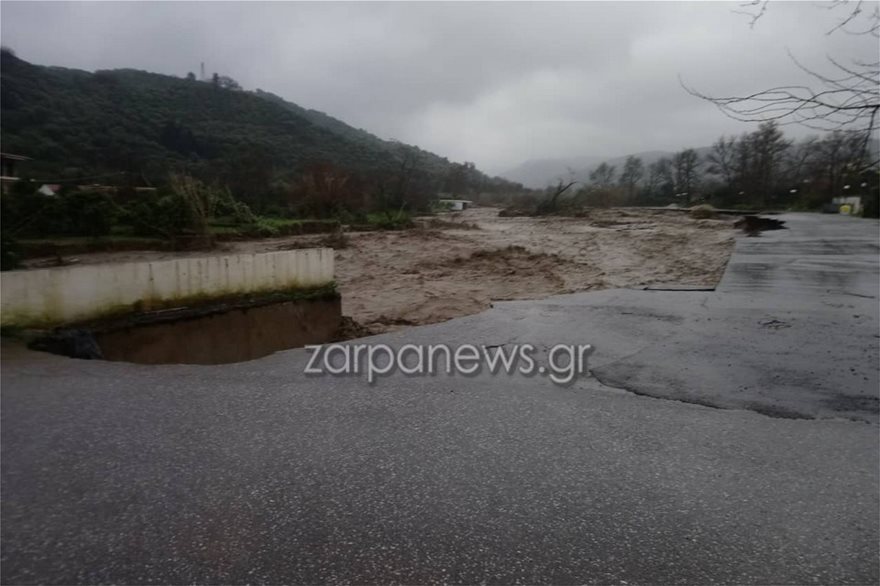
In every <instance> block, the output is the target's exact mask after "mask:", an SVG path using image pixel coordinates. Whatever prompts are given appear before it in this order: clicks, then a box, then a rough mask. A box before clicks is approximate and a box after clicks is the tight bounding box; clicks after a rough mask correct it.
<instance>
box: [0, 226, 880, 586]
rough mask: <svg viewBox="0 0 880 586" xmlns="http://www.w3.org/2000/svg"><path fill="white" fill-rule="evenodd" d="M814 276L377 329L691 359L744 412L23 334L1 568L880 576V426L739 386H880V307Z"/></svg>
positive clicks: (681, 579)
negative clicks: (182, 359) (83, 352)
mask: <svg viewBox="0 0 880 586" xmlns="http://www.w3.org/2000/svg"><path fill="white" fill-rule="evenodd" d="M825 218H827V216H817V220H816V221H820V220H822V221H824V220H825ZM786 219H787V218H786ZM846 220H851V219H850V218H847V219H846ZM808 221H810V219H808V220H804V222H808ZM831 221H838V220H836V219H834V220H831ZM855 222H856V223H853V224H851V225H850V226H852V227H853V228H851V231H852V232H858V231H861V233H865V230H866V229H867V230H874V228H875V227H876V224H860V223H858V220H856V221H855ZM796 223H797V221H795V222H793V223H792V226H793V230H792V232H790V234H793V235H794V236H790V237H797V228H796V226H795V225H796ZM804 225H808V224H804ZM785 232H786V231H782V232H780V236H779V237H780V238H783V236H782V235H783V234H784V233H785ZM765 236H766V235H765ZM775 236H776V235H775V234H774V237H775ZM754 240H755V241H761V242H765V241H764V240H762V239H754ZM767 241H769V239H768V240H767ZM743 242H745V244H742V243H740V244H741V245H744V246H751V244H750V242H751V239H750V241H748V242H746V241H743ZM740 249H741V246H740V245H738V247H737V252H736V253H735V255H734V259H733V261H734V262H736V263H738V262H741V259H744V258H745V257H744V256H741V253H740ZM778 256H781V257H785V256H788V255H778ZM822 256H828V255H822ZM789 260H790V261H796V260H797V257H793V258H789ZM742 262H746V261H745V260H742ZM780 262H781V261H780ZM875 262H876V259H875ZM789 264H792V263H789ZM732 266H733V265H732ZM850 268H851V269H852V268H853V265H850ZM788 271H789V269H788V268H785V269H779V270H777V271H776V273H777V274H782V275H786V274H788ZM792 274H793V275H794V276H790V278H787V279H786V280H785V287H784V288H782V289H779V288H776V287H770V286H768V285H767V282H765V281H760V280H759V281H758V282H757V284H756V287H755V288H756V289H760V290H761V291H769V292H773V291H781V292H782V294H779V295H771V294H769V293H761V292H755V291H752V290H751V289H749V288H748V284H747V281H746V277H744V276H742V273H738V274H736V275H733V273H731V274H729V275H725V280H724V281H723V282H722V285H724V287H727V288H729V289H727V290H726V291H722V292H714V293H713V292H692V291H603V292H597V293H592V294H583V295H570V296H563V297H556V298H552V299H548V300H544V301H541V302H511V303H503V304H498V305H497V306H496V307H495V308H494V309H492V310H491V311H488V312H485V313H483V314H480V315H476V316H470V317H467V318H462V319H458V320H453V321H450V322H446V323H443V324H437V325H434V326H427V327H420V328H412V329H409V330H406V331H402V332H397V333H394V334H388V335H384V336H378V337H375V338H372V339H370V341H374V342H383V343H388V344H392V345H401V344H404V343H434V344H437V343H443V342H446V343H451V344H461V343H471V344H479V343H486V344H504V343H514V342H530V343H534V344H536V345H538V346H540V347H543V348H544V349H545V350H546V349H547V348H548V347H549V346H550V345H552V344H556V343H593V344H595V345H596V347H597V350H596V352H595V353H594V354H593V356H592V363H591V364H592V366H593V367H594V369H595V372H597V373H598V374H599V376H600V378H613V377H618V378H619V379H620V380H619V381H618V382H620V385H621V386H630V387H632V388H633V389H635V390H636V391H637V392H642V391H644V389H645V388H647V387H648V386H649V385H653V384H655V383H654V382H653V381H654V378H655V377H660V376H662V377H668V378H667V379H666V380H667V387H669V388H667V390H666V391H663V389H660V391H663V392H664V393H665V395H664V396H667V397H669V398H676V397H680V398H684V399H686V400H690V401H696V402H708V403H719V406H720V402H722V401H730V403H729V404H725V405H723V406H730V407H736V409H730V410H726V409H717V408H712V407H705V406H701V405H696V404H691V403H686V402H681V401H676V400H665V399H656V398H649V397H644V396H638V395H636V394H633V393H631V392H625V391H620V390H615V389H613V388H610V387H608V386H605V385H603V384H601V383H600V382H599V381H598V380H596V379H594V378H592V377H585V378H582V379H579V380H577V381H576V383H575V384H573V385H572V386H570V387H565V388H563V387H558V386H554V385H552V384H550V382H549V381H548V380H547V379H545V378H542V377H535V378H523V377H518V376H490V375H488V374H485V373H483V374H480V375H478V376H474V377H461V376H458V377H446V376H441V377H433V378H430V377H425V378H409V377H404V376H401V375H394V376H389V377H386V378H383V379H381V380H380V381H379V382H378V383H377V384H376V385H373V386H368V385H366V383H365V381H364V380H363V379H362V378H356V377H336V378H329V377H307V376H304V375H303V374H302V370H303V367H304V366H305V364H306V361H307V355H306V353H305V352H304V351H301V350H294V351H288V352H281V353H277V354H274V355H272V356H269V357H266V358H263V359H260V360H255V361H252V362H246V363H239V364H229V365H218V366H210V367H200V366H138V365H130V364H123V363H107V362H88V361H76V360H71V359H65V358H60V357H57V356H50V355H40V354H35V353H31V352H27V351H23V350H21V349H19V348H8V347H5V348H4V354H3V370H2V383H3V409H2V430H0V431H2V461H0V464H2V490H3V503H2V507H3V524H2V528H0V531H2V541H3V564H2V581H3V582H4V583H28V582H65V583H79V582H92V583H94V582H152V583H161V582H172V583H182V582H197V583H199V582H202V583H203V582H211V583H217V582H234V583H239V582H250V583H279V582H285V583H315V582H321V583H324V582H357V583H365V582H383V583H387V582H404V583H424V582H452V583H462V582H467V583H474V582H481V581H486V582H495V583H513V582H517V581H519V582H527V583H610V582H614V583H618V582H624V581H625V582H629V583H634V582H643V583H812V582H818V583H876V582H877V581H878V579H880V570H878V559H877V555H876V553H877V547H878V540H880V536H878V523H880V521H878V518H880V507H878V490H880V478H878V476H880V474H878V458H880V449H878V441H880V440H878V428H877V425H875V424H871V423H863V422H855V421H851V420H847V419H841V418H835V419H818V420H792V419H784V418H779V417H769V416H767V415H764V414H761V413H758V412H756V411H755V409H754V408H753V407H750V406H749V405H746V404H744V402H743V401H742V400H741V399H739V398H738V397H739V395H737V394H729V393H727V392H726V391H724V390H725V389H729V388H730V387H731V385H730V382H729V381H728V378H738V380H744V381H746V382H747V383H749V384H754V385H758V382H760V383H761V384H760V386H756V387H755V388H753V389H750V390H749V391H748V392H749V393H752V394H753V395H754V397H756V399H755V400H757V401H759V402H761V405H765V406H767V405H774V404H779V405H782V407H784V408H786V409H796V410H799V412H801V413H803V414H804V415H809V416H813V417H826V416H835V417H836V416H839V415H844V416H847V415H849V414H848V413H845V412H839V411H835V410H834V409H832V408H830V407H829V406H828V405H827V404H825V403H823V399H825V398H828V397H832V396H841V395H844V394H858V393H860V395H859V396H862V395H864V394H865V393H866V388H867V387H866V384H863V383H857V382H856V381H855V379H856V378H858V377H856V376H854V375H850V378H846V377H845V376H844V375H845V372H844V370H842V368H843V367H846V370H848V368H849V366H853V367H855V366H856V365H862V364H863V361H868V364H865V365H864V368H863V369H862V370H860V371H859V372H860V373H862V374H863V375H866V376H868V377H870V376H871V373H870V368H871V364H874V366H876V343H875V345H874V346H870V345H869V346H867V350H866V351H865V352H863V354H861V355H859V356H858V357H855V358H852V361H850V358H849V357H848V354H850V353H854V352H856V351H857V348H862V343H863V342H865V341H866V340H867V338H866V336H868V335H869V334H868V331H869V330H870V328H872V327H873V328H874V333H875V334H876V333H877V332H876V323H877V322H876V319H877V310H876V299H873V300H872V299H870V298H869V297H867V296H865V297H862V296H853V295H848V294H846V293H845V292H844V291H843V289H844V288H843V287H826V288H820V287H817V286H816V283H815V282H813V283H812V285H811V286H806V285H804V284H803V282H802V279H801V277H800V276H799V275H798V274H797V273H792ZM728 277H730V278H728ZM759 279H760V278H759ZM844 280H845V281H846V283H845V285H846V287H845V288H846V290H847V291H853V292H855V293H858V294H859V295H869V294H870V293H871V290H868V289H867V288H866V279H862V278H861V277H850V278H847V279H844ZM758 285H760V286H758ZM851 286H854V287H855V288H854V289H851ZM798 290H800V291H803V293H802V294H793V293H791V292H792V291H798ZM808 291H809V292H810V293H809V294H808V293H807V292H808ZM872 304H873V306H872ZM872 307H873V309H872ZM872 311H873V313H872ZM852 315H860V316H861V315H863V316H866V317H865V318H864V319H862V318H854V317H852ZM767 320H777V321H776V322H773V321H767ZM816 320H818V322H816ZM850 320H851V321H850ZM866 320H867V321H866ZM808 321H809V322H810V323H807V322H808ZM716 322H718V323H716ZM780 322H783V323H784V324H785V325H788V326H790V327H784V325H781V323H780ZM814 323H818V324H819V325H818V326H814V325H811V324H814ZM872 324H873V325H872ZM835 330H840V332H847V331H851V332H853V334H852V335H853V336H854V337H853V338H852V340H851V342H846V340H847V336H846V335H844V333H839V332H838V333H836V332H835ZM812 338H816V340H817V341H816V342H815V343H814V342H812V341H810V339H812ZM750 340H751V342H750ZM823 341H828V342H829V343H828V344H827V346H826V347H825V349H827V350H830V352H829V353H828V354H827V355H826V354H823V353H822V348H823V346H822V345H821V342H823ZM844 344H848V345H844ZM767 352H770V353H771V354H770V355H767V354H766V353H767ZM824 356H827V357H828V358H827V359H826V360H825V362H829V363H833V364H834V365H835V366H833V367H832V366H826V365H822V364H819V362H820V360H819V358H820V357H824ZM799 357H806V358H799ZM871 360H873V362H870V361H871ZM658 362H659V363H661V364H659V365H658ZM728 362H729V363H730V365H731V366H727V364H728ZM805 362H809V363H810V366H811V367H812V370H813V371H814V373H813V374H812V375H810V376H809V377H807V376H805V373H804V372H803V371H801V370H797V369H799V368H804V367H805ZM780 365H782V366H784V367H786V370H784V373H785V375H786V376H795V375H797V376H799V377H800V378H801V379H807V380H805V381H802V382H801V383H800V384H802V385H803V387H802V388H804V389H806V392H803V393H801V394H798V392H797V389H796V383H794V382H793V381H792V380H791V379H786V378H784V377H783V378H782V379H779V378H773V375H772V373H774V372H777V371H778V368H779V367H780ZM838 365H842V366H840V367H838ZM684 368H688V369H690V370H687V371H685V370H683V369H684ZM713 368H719V369H721V371H720V374H715V373H714V372H713ZM652 369H653V370H652ZM761 369H769V370H767V371H766V372H765V379H763V380H759V378H760V372H761ZM774 369H776V370H774ZM865 373H867V374H865ZM873 376H875V377H876V372H874V374H873ZM835 378H837V379H842V380H841V381H840V384H839V385H838V386H837V387H834V388H826V387H825V386H821V385H820V386H817V385H818V383H816V381H820V382H821V383H822V385H825V384H826V383H829V382H830V381H833V380H835ZM875 380H876V379H875ZM780 381H781V382H780ZM811 381H812V382H811ZM814 383H815V384H814ZM676 385H680V388H671V387H673V386H676ZM719 389H721V390H719ZM658 394H660V393H658ZM737 401H740V403H737ZM759 410H760V409H759ZM853 412H854V413H855V414H856V415H858V417H857V418H868V419H870V417H868V416H867V415H865V414H866V413H867V414H868V415H870V409H869V410H867V411H866V410H865V409H861V408H859V409H855V410H853Z"/></svg>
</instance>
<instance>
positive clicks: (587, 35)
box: [0, 1, 877, 171]
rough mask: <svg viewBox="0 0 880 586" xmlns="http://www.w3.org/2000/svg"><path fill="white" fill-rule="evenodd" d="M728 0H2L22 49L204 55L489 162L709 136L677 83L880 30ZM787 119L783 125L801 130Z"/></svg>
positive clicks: (712, 124)
mask: <svg viewBox="0 0 880 586" xmlns="http://www.w3.org/2000/svg"><path fill="white" fill-rule="evenodd" d="M739 8H740V3H739V2H733V3H687V2H680V3H654V2H644V3H643V2H619V3H605V2H587V3H496V2H491V3H458V2H456V3H275V2H266V3H258V2H254V3H242V2H216V3H214V2H149V3H141V2H138V3H127V2H107V3H105V2H95V3H89V2H83V3H20V2H7V1H4V2H3V3H2V4H0V11H2V35H3V43H4V44H6V45H9V46H11V47H12V48H14V49H15V50H16V51H17V52H18V54H19V55H20V56H21V57H22V58H24V59H27V60H30V61H32V62H35V63H40V64H51V65H63V66H68V67H79V68H84V69H90V70H94V69H106V68H115V67H134V68H141V69H147V70H151V71H157V72H161V73H169V74H174V75H184V74H185V73H186V72H187V71H197V70H198V67H199V63H200V62H201V61H205V62H206V63H207V68H208V71H209V72H212V71H219V72H221V73H224V74H227V75H231V76H232V77H234V78H236V79H237V80H239V81H240V82H241V83H242V85H244V86H245V87H246V88H250V89H254V88H257V87H259V88H262V89H264V90H267V91H272V92H274V93H277V94H279V95H281V96H283V97H285V98H287V99H290V100H292V101H295V102H297V103H299V104H301V105H303V106H306V107H311V108H316V109H319V110H323V111H325V112H328V113H329V114H331V115H334V116H336V117H339V118H341V119H342V120H345V121H346V122H348V123H350V124H352V125H354V126H358V127H363V128H366V129H367V130H370V131H372V132H374V133H376V134H378V135H380V136H382V137H385V138H397V139H400V140H403V141H406V142H410V143H414V144H418V145H419V146H422V147H423V148H428V149H430V150H434V151H435V152H438V153H440V154H442V155H446V156H449V157H450V158H453V159H457V160H462V159H466V160H473V161H475V162H476V163H477V164H478V165H480V166H481V167H483V168H487V169H489V170H491V171H502V170H504V169H505V168H508V167H512V166H514V165H516V164H518V163H519V162H521V161H522V160H524V159H527V158H546V157H571V156H579V155H608V156H614V155H620V154H625V153H628V152H636V151H643V150H653V149H676V148H681V147H684V146H689V145H694V146H701V145H705V144H708V143H709V142H711V141H712V140H713V139H714V138H715V137H717V136H718V135H720V134H722V133H739V132H743V131H745V130H748V129H749V127H748V126H746V125H743V124H740V123H736V122H733V121H731V120H729V119H727V118H725V117H724V116H723V115H722V114H721V113H719V112H717V111H716V110H715V109H714V108H713V107H712V106H711V105H710V104H707V103H704V102H701V101H699V100H697V99H695V98H693V97H692V96H690V95H688V94H687V93H686V92H684V90H682V88H681V86H680V85H679V81H678V79H679V75H681V76H682V77H683V78H684V79H685V80H686V81H687V82H688V83H691V84H692V85H694V86H696V87H698V88H699V89H701V90H704V91H707V92H710V93H716V94H724V93H742V92H746V91H752V90H757V89H763V88H765V87H769V86H772V85H777V84H780V83H793V82H799V81H803V75H802V74H801V73H800V72H799V71H797V69H796V68H795V67H794V65H793V64H792V63H791V61H790V60H789V58H788V56H787V54H786V50H787V49H788V50H791V52H792V53H793V54H795V55H797V56H798V58H800V59H803V60H804V62H805V63H807V64H809V65H811V66H817V67H818V66H819V64H821V62H822V60H823V59H824V55H825V54H832V55H842V56H844V57H850V56H851V57H861V58H863V59H871V58H876V50H877V47H876V41H873V42H872V39H866V38H864V37H853V36H850V35H843V34H835V35H830V36H829V35H826V34H825V33H826V32H827V31H828V30H829V29H830V28H831V27H832V26H833V25H834V23H835V20H834V18H835V15H833V14H831V13H830V12H829V11H828V10H827V9H826V8H824V7H817V5H816V3H813V2H803V3H802V2H792V3H788V2H785V3H784V2H771V4H770V7H769V9H768V11H767V13H766V15H765V16H764V17H763V18H762V19H761V21H759V23H758V24H757V25H756V26H755V27H754V28H753V29H752V28H750V27H749V26H748V21H747V19H746V18H745V17H743V16H741V15H737V14H734V10H737V9H739ZM806 132H807V131H805V130H797V131H795V133H796V134H798V133H799V134H805V133H806Z"/></svg>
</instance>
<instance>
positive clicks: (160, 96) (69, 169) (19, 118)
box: [0, 50, 505, 189]
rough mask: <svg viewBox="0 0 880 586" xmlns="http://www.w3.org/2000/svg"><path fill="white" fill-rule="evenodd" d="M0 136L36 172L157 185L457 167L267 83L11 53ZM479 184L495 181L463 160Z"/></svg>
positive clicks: (0, 96)
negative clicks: (175, 173) (324, 167)
mask: <svg viewBox="0 0 880 586" xmlns="http://www.w3.org/2000/svg"><path fill="white" fill-rule="evenodd" d="M0 100H2V102H0V105H2V128H0V133H2V144H3V150H4V151H5V152H13V153H19V154H23V155H26V156H29V157H32V158H33V161H31V162H29V163H28V165H27V168H26V169H24V170H23V171H24V172H25V173H26V174H28V175H30V176H33V177H38V178H41V179H52V178H70V179H76V178H81V179H84V178H92V177H95V178H96V180H102V181H103V180H107V181H109V179H107V176H111V177H112V176H114V175H115V176H121V174H122V173H123V172H128V174H127V175H126V176H134V177H137V180H138V181H139V182H146V183H160V182H162V181H164V178H165V177H166V176H167V174H168V172H169V171H170V170H174V169H180V168H185V169H186V170H188V171H190V172H192V173H194V174H196V175H201V176H204V177H212V178H214V177H219V178H221V179H224V180H226V181H227V183H229V184H233V188H234V189H235V185H240V184H243V183H248V184H254V183H262V184H263V185H269V184H270V183H272V182H277V181H284V180H289V179H290V178H292V177H296V176H298V174H299V173H300V172H301V171H302V169H303V168H304V167H306V166H308V165H310V164H316V163H329V164H332V165H333V166H335V167H339V168H342V169H345V170H347V171H355V172H360V173H365V174H372V175H376V176H380V175H381V174H382V173H391V172H394V171H395V170H399V169H400V168H401V166H402V165H404V164H405V162H409V164H410V165H412V161H413V160H415V161H416V163H415V165H417V167H418V171H419V172H420V173H422V174H423V175H425V176H430V177H431V178H432V181H433V183H434V184H436V185H438V186H439V187H442V186H443V181H444V179H445V177H446V176H447V175H449V174H450V173H452V172H453V171H454V170H455V169H456V168H457V167H461V166H459V165H455V164H454V163H451V162H450V161H448V160H447V159H445V158H442V157H439V156H437V155H435V154H433V153H428V152H426V151H422V150H421V149H418V148H417V147H411V146H408V145H403V144H401V143H397V142H392V141H385V140H382V139H380V138H378V137H376V136H374V135H372V134H370V133H368V132H366V131H363V130H358V129H355V128H352V127H351V126H348V125H347V124H345V123H344V122H342V121H340V120H337V119H335V118H333V117H331V116H329V115H327V114H324V113H323V112H318V111H315V110H307V109H305V108H302V107H300V106H298V105H296V104H292V103H290V102H286V101H285V100H283V99H282V98H280V97H278V96H275V95H273V94H270V93H267V92H261V91H259V90H258V91H256V92H249V91H242V90H240V89H229V88H226V87H222V86H220V85H216V84H213V83H210V82H200V81H196V80H194V79H182V78H177V77H173V76H168V75H160V74H155V73H148V72H144V71H137V70H132V69H120V70H112V71H97V72H95V73H89V72H86V71H81V70H75V69H66V68H60V67H46V66H39V65H33V64H30V63H28V62H26V61H23V60H22V59H19V58H18V57H16V56H15V55H14V54H12V53H11V52H9V51H6V50H4V51H3V52H2V63H0ZM471 177H472V178H473V179H475V180H476V181H477V183H486V184H491V185H495V186H498V185H504V184H505V182H503V181H501V180H490V179H489V178H488V177H486V176H485V175H483V174H482V173H479V172H477V171H476V170H473V172H472V173H471Z"/></svg>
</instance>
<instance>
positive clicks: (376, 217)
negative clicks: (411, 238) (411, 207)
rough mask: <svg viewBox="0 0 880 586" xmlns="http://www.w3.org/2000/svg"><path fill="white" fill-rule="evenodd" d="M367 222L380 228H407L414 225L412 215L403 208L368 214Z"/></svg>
mask: <svg viewBox="0 0 880 586" xmlns="http://www.w3.org/2000/svg"><path fill="white" fill-rule="evenodd" d="M367 223H368V224H369V225H370V226H372V227H374V228H377V229H379V230H405V229H407V228H412V227H413V220H412V216H410V214H409V212H405V211H403V210H396V211H392V210H385V211H383V212H376V213H372V214H367Z"/></svg>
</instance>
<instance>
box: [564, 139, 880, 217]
mask: <svg viewBox="0 0 880 586" xmlns="http://www.w3.org/2000/svg"><path fill="white" fill-rule="evenodd" d="M871 147H872V145H871V143H870V136H869V135H867V134H866V133H864V132H855V131H843V130H836V131H833V132H830V133H828V134H826V135H825V136H823V137H821V138H818V137H817V138H810V139H808V140H804V141H800V142H795V141H792V140H789V139H787V138H786V137H785V135H784V133H783V132H782V130H781V129H780V128H779V126H778V125H777V124H776V123H775V122H765V123H762V124H760V125H759V126H758V128H757V129H756V130H755V131H753V132H748V133H745V134H742V135H740V136H729V137H728V136H722V137H721V138H719V139H718V140H717V141H716V142H715V143H714V144H713V145H712V147H711V148H709V149H702V151H703V152H702V153H700V152H698V151H696V150H694V149H684V150H682V151H680V152H678V153H675V154H674V155H673V156H671V157H664V158H661V159H659V160H657V161H654V162H652V163H650V164H647V165H646V164H645V163H644V161H642V159H640V158H639V157H635V156H631V157H628V158H627V159H626V161H625V162H624V164H623V165H622V168H621V169H620V170H619V172H618V169H617V168H616V167H615V166H614V165H609V164H607V163H602V164H601V165H599V166H598V167H596V168H595V169H594V170H593V171H592V172H591V173H590V175H589V179H590V181H589V184H588V185H585V186H584V187H583V188H582V189H581V192H580V195H581V197H583V198H585V199H586V201H587V203H592V204H596V205H609V204H630V205H640V204H641V205H665V204H668V203H680V204H681V205H690V204H693V203H698V202H710V203H713V204H714V205H718V206H723V207H731V206H732V207H753V208H767V207H801V208H806V209H814V208H819V207H821V206H822V205H823V204H825V203H828V202H830V201H831V199H832V198H833V197H835V196H840V195H847V194H850V195H863V196H868V195H871V192H872V190H876V184H877V161H876V160H873V157H876V152H875V149H873V148H871Z"/></svg>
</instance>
